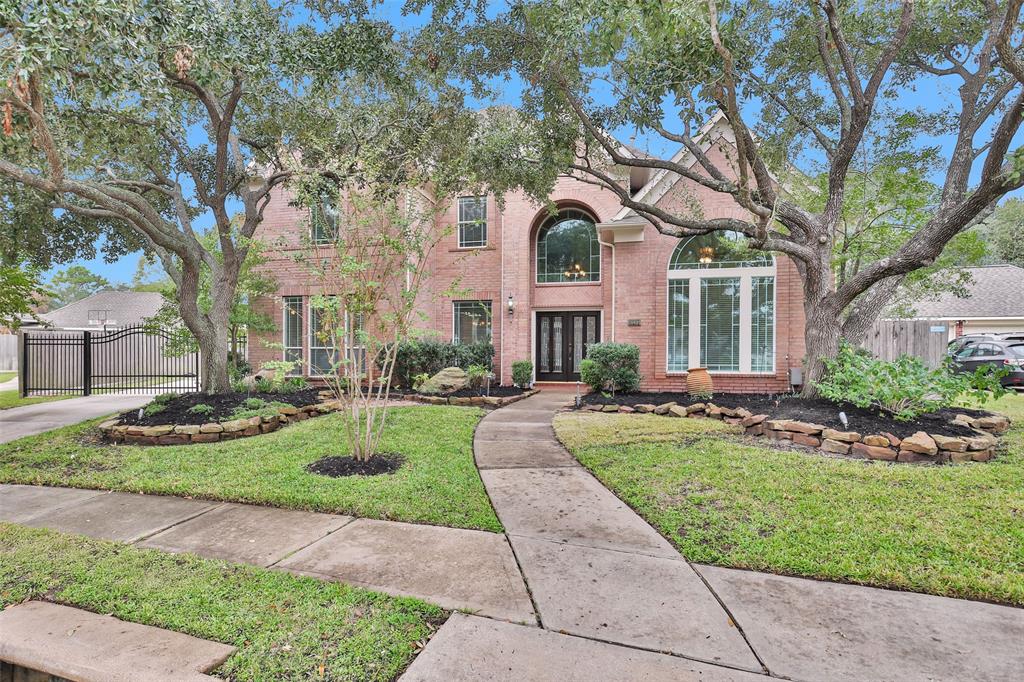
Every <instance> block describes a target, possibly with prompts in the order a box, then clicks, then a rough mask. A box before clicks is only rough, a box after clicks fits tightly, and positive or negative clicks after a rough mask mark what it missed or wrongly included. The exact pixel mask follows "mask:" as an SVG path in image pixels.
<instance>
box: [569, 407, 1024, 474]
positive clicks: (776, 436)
mask: <svg viewBox="0 0 1024 682" xmlns="http://www.w3.org/2000/svg"><path fill="white" fill-rule="evenodd" d="M583 409H584V410H587V411H591V412H620V413H622V412H624V413H633V412H636V413H641V414H644V413H649V414H655V415H659V416H665V417H690V418H710V419H721V420H723V421H725V422H727V423H729V424H735V425H739V426H742V427H743V428H744V431H745V432H746V434H747V435H750V436H765V437H768V438H771V439H773V440H787V441H791V442H793V443H795V444H797V445H803V446H805V447H809V448H816V449H818V450H821V451H822V452H827V453H829V454H832V455H843V456H846V457H853V458H856V459H873V460H881V461H886V462H905V463H931V464H949V463H953V464H960V463H964V462H987V461H989V460H990V459H992V457H993V456H994V454H995V451H996V447H997V446H998V445H999V438H998V437H997V436H999V435H1001V434H1003V433H1005V432H1006V430H1007V429H1009V428H1010V420H1009V419H1007V418H1006V417H1002V416H999V415H992V416H988V417H972V416H970V415H967V414H958V415H956V416H955V417H954V418H953V419H952V423H953V424H958V425H961V426H965V427H968V428H971V429H974V432H975V435H972V436H944V435H942V434H938V433H931V434H930V433H927V432H925V431H918V432H917V433H915V434H913V435H911V436H907V437H906V438H899V437H897V436H895V435H894V434H892V433H888V432H886V433H879V434H868V435H862V434H860V433H857V432H856V431H838V430H836V429H830V428H828V427H827V426H823V425H821V424H814V423H811V422H802V421H797V420H795V419H772V418H771V417H769V416H768V415H766V414H753V413H752V412H751V411H750V410H747V409H746V408H743V407H736V408H733V407H719V406H718V405H715V404H714V403H694V404H692V405H679V404H678V403H675V402H668V403H662V404H661V405H654V404H650V403H642V404H639V405H635V406H633V407H630V406H628V405H585V406H584V407H583Z"/></svg>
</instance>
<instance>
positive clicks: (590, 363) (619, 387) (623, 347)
mask: <svg viewBox="0 0 1024 682" xmlns="http://www.w3.org/2000/svg"><path fill="white" fill-rule="evenodd" d="M580 379H581V380H582V381H583V383H585V384H588V385H589V386H590V387H591V388H593V389H594V390H595V391H604V390H610V391H611V392H612V393H613V394H614V393H615V392H616V391H622V392H625V393H629V392H631V391H635V390H637V389H638V388H639V387H640V348H639V346H637V345H636V344H632V343H611V342H606V343H592V344H590V346H588V348H587V358H586V359H585V360H584V361H583V362H581V363H580Z"/></svg>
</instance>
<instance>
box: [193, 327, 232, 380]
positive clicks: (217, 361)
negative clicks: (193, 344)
mask: <svg viewBox="0 0 1024 682" xmlns="http://www.w3.org/2000/svg"><path fill="white" fill-rule="evenodd" d="M209 331H210V332H212V333H203V334H202V335H199V336H198V337H197V340H198V342H199V355H200V358H201V362H202V364H201V368H202V387H203V392H204V393H225V392H227V391H230V390H231V382H230V380H229V379H228V331H227V327H226V326H221V327H213V328H211V329H210V330H209Z"/></svg>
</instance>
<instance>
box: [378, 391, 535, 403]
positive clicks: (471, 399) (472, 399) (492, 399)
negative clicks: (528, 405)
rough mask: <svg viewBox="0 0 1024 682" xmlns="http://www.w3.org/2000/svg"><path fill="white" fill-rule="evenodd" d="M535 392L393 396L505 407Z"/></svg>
mask: <svg viewBox="0 0 1024 682" xmlns="http://www.w3.org/2000/svg"><path fill="white" fill-rule="evenodd" d="M534 393H537V389H533V390H530V391H523V392H522V393H520V394H519V395H507V396H496V395H489V396H483V395H474V396H444V395H423V394H421V393H401V394H396V395H394V396H393V397H394V398H395V399H401V400H413V401H416V402H419V403H427V404H428V405H460V406H463V407H465V406H467V405H475V406H478V407H504V406H505V405H511V404H512V403H516V402H519V401H520V400H525V399H526V398H529V397H530V396H531V395H533V394H534Z"/></svg>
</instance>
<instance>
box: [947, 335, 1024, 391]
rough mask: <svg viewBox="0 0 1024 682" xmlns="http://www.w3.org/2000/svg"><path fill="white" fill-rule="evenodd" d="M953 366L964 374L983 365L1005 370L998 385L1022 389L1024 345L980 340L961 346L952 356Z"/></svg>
mask: <svg viewBox="0 0 1024 682" xmlns="http://www.w3.org/2000/svg"><path fill="white" fill-rule="evenodd" d="M961 338H963V337H961ZM953 365H954V367H955V368H956V370H957V371H959V372H964V373H970V372H974V371H975V370H977V369H978V368H979V367H981V366H983V365H991V366H993V367H997V368H1005V369H1007V370H1008V371H1007V373H1006V376H1004V377H1003V378H1002V379H1001V380H1000V383H1002V385H1003V386H1006V387H1007V388H1014V389H1024V343H1010V342H1007V341H999V340H996V339H982V340H980V341H977V342H976V343H970V344H967V345H964V346H962V347H961V348H960V350H959V351H958V352H957V353H955V354H954V355H953Z"/></svg>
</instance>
